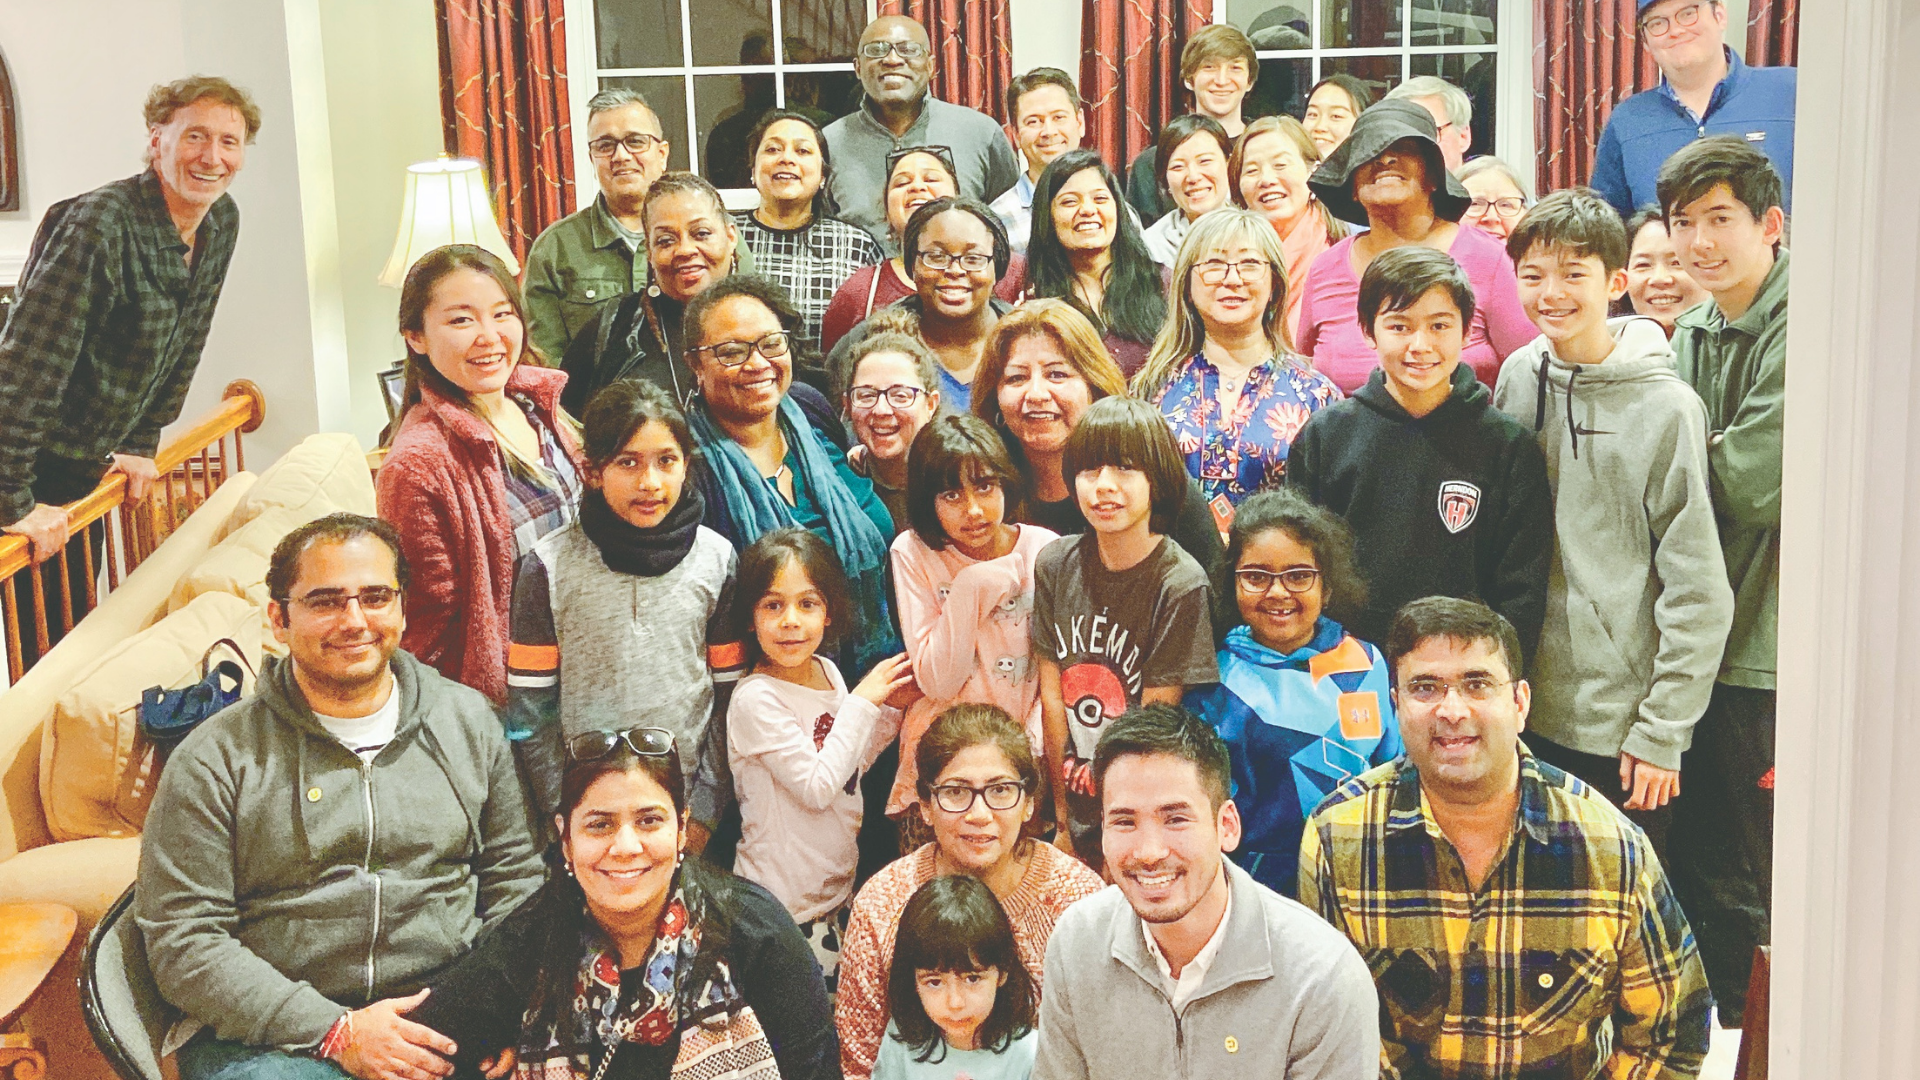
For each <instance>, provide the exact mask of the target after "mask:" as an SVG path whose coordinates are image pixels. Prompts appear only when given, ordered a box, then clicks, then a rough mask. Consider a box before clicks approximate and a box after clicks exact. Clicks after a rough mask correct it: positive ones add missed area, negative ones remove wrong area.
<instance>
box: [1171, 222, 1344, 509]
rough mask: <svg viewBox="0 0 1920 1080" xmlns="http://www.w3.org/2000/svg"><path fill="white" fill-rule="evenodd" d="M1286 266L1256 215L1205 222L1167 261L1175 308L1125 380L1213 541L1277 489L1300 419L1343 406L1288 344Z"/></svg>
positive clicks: (1273, 236)
mask: <svg viewBox="0 0 1920 1080" xmlns="http://www.w3.org/2000/svg"><path fill="white" fill-rule="evenodd" d="M1286 265H1287V264H1286V250H1285V248H1284V247H1283V246H1282V244H1281V241H1280V237H1279V234H1278V233H1276V232H1274V229H1273V225H1272V224H1271V223H1269V222H1268V221H1267V219H1266V218H1265V217H1264V216H1262V215H1260V214H1256V213H1253V212H1251V211H1248V210H1242V209H1240V208H1238V207H1222V208H1220V209H1218V210H1215V211H1213V212H1211V213H1208V214H1205V215H1203V216H1202V217H1201V218H1200V219H1199V220H1198V221H1195V222H1194V223H1193V227H1192V228H1190V229H1189V230H1187V235H1186V238H1185V239H1184V240H1182V241H1181V243H1180V251H1179V254H1178V255H1176V256H1175V257H1174V261H1173V288H1174V289H1175V290H1177V291H1176V292H1175V293H1174V295H1175V296H1176V297H1178V298H1179V299H1180V300H1181V301H1182V302H1180V303H1177V304H1173V305H1171V306H1172V311H1171V312H1170V313H1169V315H1168V318H1167V324H1166V326H1165V327H1164V328H1163V329H1162V330H1161V331H1160V337H1159V338H1158V340H1156V341H1155V342H1154V343H1153V353H1152V354H1151V355H1150V356H1149V357H1148V358H1147V363H1146V366H1144V367H1142V368H1141V369H1140V373H1139V374H1138V375H1136V376H1135V377H1134V382H1133V392H1134V394H1135V395H1137V396H1139V397H1141V398H1145V399H1146V400H1147V401H1150V402H1152V403H1153V404H1154V405H1155V406H1157V407H1158V408H1159V409H1160V413H1161V415H1162V416H1164V417H1166V420H1167V425H1168V426H1169V427H1171V428H1172V429H1173V441H1174V443H1175V445H1177V446H1178V447H1179V448H1180V453H1181V455H1182V456H1183V457H1184V458H1185V459H1186V465H1187V472H1188V473H1190V474H1191V475H1192V476H1193V477H1194V479H1196V480H1198V481H1199V482H1200V490H1201V493H1202V494H1204V495H1205V496H1206V499H1207V506H1208V509H1210V510H1212V511H1213V517H1214V523H1215V524H1216V525H1217V526H1218V527H1219V529H1220V531H1221V532H1223V533H1224V532H1226V531H1227V528H1228V526H1229V525H1231V524H1232V522H1233V510H1234V507H1236V506H1238V505H1239V504H1240V501H1241V500H1242V499H1244V498H1246V497H1247V496H1249V495H1251V494H1253V493H1254V492H1256V491H1259V490H1261V489H1262V488H1269V487H1278V486H1279V485H1280V482H1281V477H1282V476H1283V474H1284V472H1285V470H1286V467H1287V449H1288V447H1290V446H1291V445H1292V444H1293V439H1294V436H1295V435H1298V434H1299V433H1300V429H1301V427H1303V426H1304V425H1305V424H1306V422H1307V417H1309V416H1312V415H1313V414H1314V413H1315V412H1317V411H1318V410H1319V409H1320V408H1321V407H1322V406H1324V405H1327V404H1329V403H1331V402H1334V401H1337V400H1339V399H1340V397H1341V393H1340V391H1339V389H1338V388H1337V387H1335V386H1334V385H1333V381H1332V380H1331V379H1328V378H1327V377H1326V376H1325V375H1322V374H1321V373H1319V372H1317V371H1314V370H1312V369H1311V368H1309V367H1307V365H1306V362H1305V361H1304V360H1303V359H1301V358H1300V357H1299V356H1296V355H1294V352H1293V350H1292V348H1291V347H1290V346H1289V343H1288V341H1287V274H1286Z"/></svg>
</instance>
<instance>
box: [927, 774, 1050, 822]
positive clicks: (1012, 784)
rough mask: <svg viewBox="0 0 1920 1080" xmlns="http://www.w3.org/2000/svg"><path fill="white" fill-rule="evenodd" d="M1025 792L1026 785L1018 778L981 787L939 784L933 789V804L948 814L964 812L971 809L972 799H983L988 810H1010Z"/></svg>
mask: <svg viewBox="0 0 1920 1080" xmlns="http://www.w3.org/2000/svg"><path fill="white" fill-rule="evenodd" d="M1026 794H1027V785H1026V784H1024V783H1021V782H1020V781H1018V780H1002V781H1000V782H999V783H995V784H988V785H987V786H986V787H981V788H977V787H970V786H968V785H966V784H940V785H938V786H937V787H935V788H934V789H933V805H935V806H937V807H939V808H940V809H942V810H945V811H946V812H947V813H949V814H964V813H966V812H967V811H969V810H971V809H973V800H975V799H985V800H986V801H987V809H989V810H1011V809H1013V808H1014V807H1016V806H1019V805H1020V800H1021V799H1023V798H1025V797H1026Z"/></svg>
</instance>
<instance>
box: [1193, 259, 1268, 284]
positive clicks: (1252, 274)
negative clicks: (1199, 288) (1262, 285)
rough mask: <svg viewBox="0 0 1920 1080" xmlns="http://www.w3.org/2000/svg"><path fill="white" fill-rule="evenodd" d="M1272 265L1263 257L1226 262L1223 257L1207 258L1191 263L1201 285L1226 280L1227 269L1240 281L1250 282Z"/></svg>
mask: <svg viewBox="0 0 1920 1080" xmlns="http://www.w3.org/2000/svg"><path fill="white" fill-rule="evenodd" d="M1272 266H1273V264H1272V263H1270V262H1268V261H1267V260H1265V259H1241V260H1240V261H1239V262H1227V261H1226V260H1225V259H1208V260H1207V261H1205V262H1197V263H1194V264H1193V272H1194V274H1195V275H1196V276H1198V277H1199V278H1200V284H1202V285H1218V284H1220V283H1221V282H1223V281H1225V280H1227V271H1228V270H1232V271H1234V272H1235V273H1237V274H1239V275H1240V280H1241V281H1246V282H1251V281H1253V280H1254V279H1255V278H1258V277H1259V276H1260V275H1261V274H1264V273H1266V272H1267V271H1268V270H1269V269H1271V268H1272Z"/></svg>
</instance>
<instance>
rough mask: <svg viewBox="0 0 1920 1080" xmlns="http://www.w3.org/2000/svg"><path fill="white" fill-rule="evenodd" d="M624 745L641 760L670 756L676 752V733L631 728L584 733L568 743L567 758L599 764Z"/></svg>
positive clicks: (648, 728) (646, 728)
mask: <svg viewBox="0 0 1920 1080" xmlns="http://www.w3.org/2000/svg"><path fill="white" fill-rule="evenodd" d="M622 746H624V747H626V748H627V749H629V750H631V751H633V752H634V753H635V754H636V755H638V756H640V757H668V756H670V755H672V754H675V753H676V752H677V751H676V750H675V749H674V745H673V732H671V731H668V730H667V729H666V728H657V727H630V728H628V729H627V730H625V731H583V732H581V733H580V734H578V735H575V736H573V737H572V738H570V739H568V740H567V756H568V757H570V758H572V759H573V760H575V761H599V760H600V759H601V758H604V757H607V756H608V755H610V754H612V753H613V752H614V751H616V750H618V749H620V748H621V747H622Z"/></svg>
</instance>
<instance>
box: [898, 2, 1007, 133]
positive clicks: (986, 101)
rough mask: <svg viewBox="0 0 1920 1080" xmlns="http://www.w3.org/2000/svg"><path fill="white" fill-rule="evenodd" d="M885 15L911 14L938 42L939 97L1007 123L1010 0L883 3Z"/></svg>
mask: <svg viewBox="0 0 1920 1080" xmlns="http://www.w3.org/2000/svg"><path fill="white" fill-rule="evenodd" d="M880 14H882V15H906V16H908V17H910V18H912V19H914V20H916V21H918V22H919V23H920V25H922V26H924V27H926V28H927V37H929V38H930V39H932V41H933V57H934V59H933V96H934V97H937V98H939V99H940V100H941V101H950V102H952V103H953V104H955V105H965V106H966V107H967V108H969V109H978V110H980V111H981V112H983V113H986V114H987V115H988V116H991V117H993V118H994V119H995V120H998V121H1000V122H1001V123H1002V124H1005V123H1006V122H1007V84H1008V83H1010V82H1012V81H1013V16H1012V15H1010V14H1009V13H1008V11H1007V0H881V4H880Z"/></svg>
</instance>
